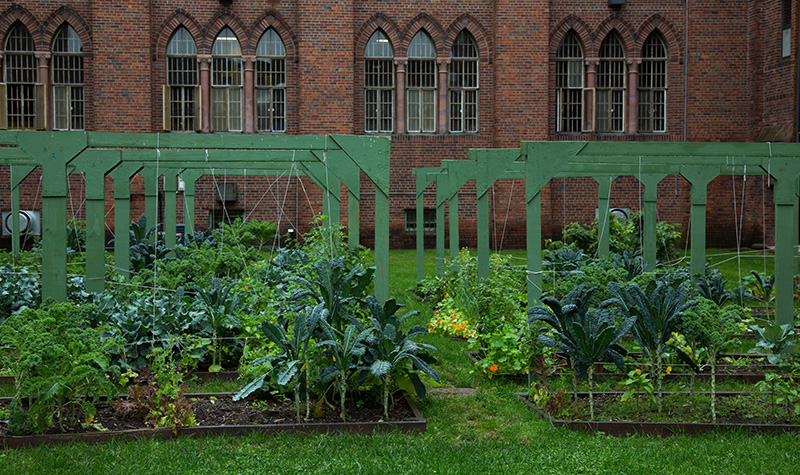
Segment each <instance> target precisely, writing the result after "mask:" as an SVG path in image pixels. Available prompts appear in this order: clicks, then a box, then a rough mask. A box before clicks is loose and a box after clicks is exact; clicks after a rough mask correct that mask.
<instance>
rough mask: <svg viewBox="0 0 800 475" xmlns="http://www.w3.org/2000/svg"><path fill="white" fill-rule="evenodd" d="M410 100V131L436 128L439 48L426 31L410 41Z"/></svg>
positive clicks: (408, 101)
mask: <svg viewBox="0 0 800 475" xmlns="http://www.w3.org/2000/svg"><path fill="white" fill-rule="evenodd" d="M407 71H408V72H407V74H406V83H407V86H406V104H407V106H408V113H407V117H408V127H407V130H408V131H409V132H436V114H437V109H436V50H435V49H434V48H433V41H431V38H430V36H428V35H427V33H425V32H424V31H420V32H418V33H417V34H416V35H415V36H414V38H413V39H412V40H411V44H409V45H408V70H407Z"/></svg>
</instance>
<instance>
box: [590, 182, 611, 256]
mask: <svg viewBox="0 0 800 475" xmlns="http://www.w3.org/2000/svg"><path fill="white" fill-rule="evenodd" d="M592 178H594V181H596V182H597V233H598V239H597V255H598V256H600V257H607V256H608V254H609V241H610V238H609V234H610V232H611V223H610V222H609V214H610V212H611V208H610V203H611V182H612V180H614V177H613V176H604V175H596V176H593V177H592Z"/></svg>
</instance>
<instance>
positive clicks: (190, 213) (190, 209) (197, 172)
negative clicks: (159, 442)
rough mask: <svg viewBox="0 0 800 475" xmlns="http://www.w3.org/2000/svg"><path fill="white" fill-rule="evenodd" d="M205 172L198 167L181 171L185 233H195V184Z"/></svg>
mask: <svg viewBox="0 0 800 475" xmlns="http://www.w3.org/2000/svg"><path fill="white" fill-rule="evenodd" d="M204 174H205V172H204V171H203V170H201V169H198V168H192V169H189V170H184V171H183V173H181V178H183V228H184V232H185V233H189V234H194V232H195V231H196V229H195V223H196V221H195V216H196V213H195V209H194V196H195V195H194V192H195V189H194V185H195V183H197V180H199V179H200V177H201V176H203V175H204Z"/></svg>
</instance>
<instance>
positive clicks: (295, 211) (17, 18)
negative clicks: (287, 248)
mask: <svg viewBox="0 0 800 475" xmlns="http://www.w3.org/2000/svg"><path fill="white" fill-rule="evenodd" d="M612 3H613V4H616V5H611V4H612ZM620 3H621V5H619V4H620ZM797 18H798V2H793V1H791V0H757V1H752V0H750V1H745V0H732V1H716V0H710V1H709V0H703V1H700V0H686V1H684V2H659V1H656V0H628V1H620V0H615V1H610V0H608V1H606V0H600V1H594V2H590V1H586V0H576V1H571V2H556V1H540V0H534V1H525V2H522V1H517V0H464V1H461V2H451V1H444V0H431V1H426V2H416V1H403V0H400V1H381V0H333V1H328V2H315V1H310V0H267V1H252V0H198V1H191V2H188V1H178V0H163V1H160V2H154V1H137V0H127V1H119V2H99V1H94V0H92V1H89V0H85V1H55V0H40V1H21V2H0V40H2V44H1V45H2V50H0V60H1V61H2V82H1V83H0V129H20V130H22V129H40V130H87V131H98V132H153V133H181V134H291V135H302V134H376V135H385V136H390V137H391V140H392V155H391V174H392V184H391V231H392V232H391V235H392V242H391V244H392V246H393V247H412V246H413V242H414V239H415V234H414V232H413V230H414V229H415V226H416V225H417V224H418V223H416V222H415V221H416V216H415V213H414V212H413V210H414V207H415V180H414V176H413V173H412V170H413V168H416V167H435V166H438V165H439V164H440V163H441V161H442V160H463V159H466V158H467V157H468V150H469V149H472V148H514V147H519V144H520V141H522V140H603V141H678V142H680V141H720V142H722V141H724V142H748V141H766V142H786V141H796V140H797V125H798V119H797V115H798V107H797V100H798V99H797V98H798V95H797V82H798V62H797V52H798V48H797V44H798V34H797V30H798V28H797V24H798V22H797ZM731 166H735V157H731ZM3 180H9V172H8V170H3V169H0V182H4V181H3ZM70 180H71V183H73V185H74V186H72V187H71V193H72V192H73V191H74V195H75V196H74V200H71V209H70V212H71V213H73V215H74V216H75V217H76V218H77V219H81V217H82V214H81V213H82V208H81V202H82V196H81V193H82V191H81V188H82V187H81V186H80V185H81V177H80V176H73V177H71V178H70ZM135 181H136V179H135ZM5 182H7V181H5ZM231 187H232V188H233V191H232V192H231V193H232V194H231V195H230V196H228V197H225V198H221V197H220V196H219V193H218V192H217V191H216V189H218V188H231ZM112 188H113V183H112V182H111V181H110V179H109V182H108V189H109V191H108V193H109V195H108V196H109V200H107V201H108V205H107V207H108V209H109V211H110V210H111V206H112V205H113V200H111V199H110V197H111V191H110V190H111V189H112ZM161 189H163V187H162V188H161ZM474 189H475V187H474V183H468V184H467V186H466V187H465V188H464V189H463V192H462V194H461V197H460V203H461V205H460V209H461V211H462V214H461V216H460V219H459V223H460V227H461V229H462V236H461V241H462V245H474V244H475V234H476V230H475V196H474ZM688 190H689V187H688V183H687V182H685V181H684V180H683V179H682V178H679V177H667V178H666V179H665V180H664V181H662V182H661V184H660V185H659V219H663V220H667V221H670V222H677V223H680V224H681V225H682V227H683V230H684V231H685V230H686V226H687V225H688V221H689V204H688ZM22 191H23V192H22V207H23V209H26V208H29V209H37V208H38V207H39V206H40V200H41V190H40V188H39V182H38V178H37V177H36V175H35V174H34V175H32V176H31V177H30V178H29V179H28V180H26V182H25V183H24V184H23V188H22ZM225 194H227V193H223V195H225ZM596 196H597V185H596V184H595V183H594V181H593V180H591V179H556V180H553V181H552V182H551V183H550V185H548V186H547V188H546V189H545V190H544V192H543V201H542V202H543V215H544V220H543V226H544V229H543V234H544V236H545V237H550V238H557V237H559V235H560V231H561V229H562V227H563V226H564V225H565V224H566V223H568V222H572V221H581V222H588V221H590V220H591V219H592V218H593V217H594V215H595V213H596V204H595V202H596ZM424 199H425V206H426V208H430V209H432V208H433V207H434V206H435V191H433V189H429V190H426V193H425V198H424ZM9 200H10V193H7V192H6V193H3V192H0V207H2V209H3V210H8V209H10V201H9ZM179 201H180V200H179ZM344 203H346V200H343V204H344ZM611 204H612V206H613V207H618V208H624V209H629V210H631V211H635V210H638V209H640V208H641V190H640V187H639V186H638V182H637V181H636V179H635V178H634V177H620V178H617V179H616V180H615V181H614V184H613V187H612V194H611ZM321 208H322V206H321V193H320V191H319V190H318V189H317V188H316V187H315V186H314V184H313V183H312V182H311V181H310V180H305V179H300V178H298V177H296V176H291V175H290V174H284V175H281V176H275V177H267V178H264V177H255V176H251V177H248V176H244V177H242V176H238V177H234V176H228V175H227V174H226V172H225V171H224V170H213V171H209V176H206V177H205V178H203V179H202V180H201V181H200V182H198V188H197V205H196V209H197V213H196V216H197V220H198V226H199V227H203V226H204V225H206V224H208V223H209V222H214V221H217V220H220V219H223V218H225V217H231V216H244V217H247V218H258V219H268V220H272V221H278V222H279V223H280V228H281V232H286V231H287V230H288V229H298V230H300V231H301V232H302V231H303V230H305V229H308V222H309V221H310V220H311V219H312V217H313V216H314V214H316V213H319V212H320V211H321ZM344 208H346V207H344ZM371 208H372V201H371V194H370V189H369V184H368V183H367V182H366V180H365V181H364V186H363V188H362V203H361V209H362V210H364V211H366V212H365V213H363V214H364V216H370V214H371ZM142 209H143V197H142V200H141V206H139V207H136V206H134V210H133V212H132V218H134V217H135V216H137V213H141V212H142ZM490 211H491V226H492V232H491V235H492V246H493V247H494V248H511V247H521V246H524V243H525V223H524V219H525V208H524V183H523V182H522V181H521V180H505V181H501V182H498V183H497V184H496V185H495V186H494V188H493V190H492V192H491V196H490ZM345 212H346V209H343V213H345ZM427 214H428V215H431V213H430V212H428V213H427ZM772 215H773V213H772V201H771V188H770V182H769V180H768V179H762V178H759V177H751V178H750V179H747V178H746V177H743V178H742V177H737V178H730V177H727V178H719V179H717V180H715V181H714V182H713V183H712V184H711V185H710V188H709V204H708V218H707V219H708V224H709V227H708V241H709V242H708V245H709V246H712V247H729V246H735V245H736V243H737V241H738V242H739V243H741V244H742V245H745V246H747V245H751V244H754V243H763V242H771V240H772V239H773V238H772V219H773V218H772ZM179 216H180V214H179ZM109 219H110V218H109ZM428 221H429V220H428V219H426V222H425V223H422V225H424V226H426V227H428V226H429V224H430V223H429V222H428ZM109 222H111V221H109ZM361 226H362V228H361V229H362V234H363V236H362V242H364V243H365V244H370V236H371V235H372V223H371V222H370V220H369V219H367V218H363V219H362V223H361ZM429 237H430V238H431V240H432V238H433V235H432V234H429ZM431 242H432V241H431Z"/></svg>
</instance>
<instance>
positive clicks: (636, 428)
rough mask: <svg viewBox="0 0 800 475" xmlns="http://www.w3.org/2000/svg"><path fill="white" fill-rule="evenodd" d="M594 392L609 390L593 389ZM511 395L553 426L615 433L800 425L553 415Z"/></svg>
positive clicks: (797, 428)
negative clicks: (583, 417) (612, 419)
mask: <svg viewBox="0 0 800 475" xmlns="http://www.w3.org/2000/svg"><path fill="white" fill-rule="evenodd" d="M588 394H589V393H578V396H579V397H580V396H586V397H588ZM594 394H595V395H598V394H609V393H603V392H595V393H594ZM620 394H621V393H620ZM665 394H666V393H665ZM735 394H739V393H735ZM514 395H515V396H516V397H518V398H519V399H521V400H522V401H524V402H525V403H526V404H527V405H528V407H530V408H531V409H532V410H534V411H536V412H537V413H538V414H539V415H540V416H542V418H543V419H546V420H548V421H550V423H551V424H553V426H554V427H566V428H567V429H570V430H574V431H579V432H592V433H596V432H601V433H603V434H606V435H611V436H614V437H621V436H627V435H634V434H639V435H657V436H662V437H663V436H670V435H679V434H686V435H696V434H704V433H706V432H711V431H714V430H745V431H748V432H753V433H760V434H783V433H786V432H800V425H797V424H712V423H710V422H626V421H584V420H568V419H556V418H554V417H553V416H551V415H550V414H547V413H546V412H544V411H542V410H541V409H540V408H539V407H538V406H536V404H534V403H533V402H531V401H530V400H529V399H528V394H527V393H514ZM725 395H728V396H730V395H734V393H725V392H717V396H725Z"/></svg>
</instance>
